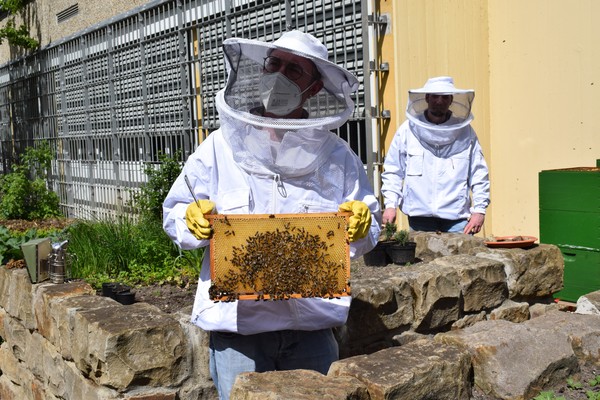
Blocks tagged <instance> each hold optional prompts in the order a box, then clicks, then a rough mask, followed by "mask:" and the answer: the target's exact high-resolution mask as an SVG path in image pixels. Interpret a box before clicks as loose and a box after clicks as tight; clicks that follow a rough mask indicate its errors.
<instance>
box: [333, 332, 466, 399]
mask: <svg viewBox="0 0 600 400" xmlns="http://www.w3.org/2000/svg"><path fill="white" fill-rule="evenodd" d="M327 375H328V376H351V377H355V378H357V379H358V380H360V381H361V382H362V383H363V384H364V385H366V386H367V388H368V390H369V395H370V396H371V400H384V399H396V398H403V399H411V400H419V399H423V400H425V399H437V400H446V399H447V400H468V399H469V398H470V397H471V388H472V383H471V358H470V356H469V353H468V352H467V351H464V350H459V349H458V348H457V347H454V346H446V345H443V344H438V343H433V341H431V340H426V339H424V340H417V341H414V342H410V343H408V344H406V345H404V346H400V347H393V348H389V349H385V350H381V351H378V352H376V353H373V354H370V355H368V356H367V355H363V356H356V357H350V358H347V359H344V360H340V361H336V362H334V363H333V364H332V365H331V367H330V369H329V373H328V374H327Z"/></svg>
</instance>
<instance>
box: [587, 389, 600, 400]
mask: <svg viewBox="0 0 600 400" xmlns="http://www.w3.org/2000/svg"><path fill="white" fill-rule="evenodd" d="M585 395H586V396H587V398H588V399H589V400H600V392H594V391H592V390H588V391H586V392H585Z"/></svg>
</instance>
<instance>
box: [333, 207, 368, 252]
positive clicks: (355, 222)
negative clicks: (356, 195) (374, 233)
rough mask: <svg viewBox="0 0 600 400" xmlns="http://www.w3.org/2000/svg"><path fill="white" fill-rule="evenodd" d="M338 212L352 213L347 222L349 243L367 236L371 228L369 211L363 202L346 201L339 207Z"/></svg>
mask: <svg viewBox="0 0 600 400" xmlns="http://www.w3.org/2000/svg"><path fill="white" fill-rule="evenodd" d="M339 211H350V212H351V213H352V215H351V216H350V218H349V220H348V239H349V240H350V241H351V242H354V241H356V240H358V239H362V238H364V237H365V236H367V233H369V228H370V227H371V210H369V207H367V205H366V204H365V203H364V202H362V201H359V200H353V201H347V202H345V203H343V204H341V205H340V207H339Z"/></svg>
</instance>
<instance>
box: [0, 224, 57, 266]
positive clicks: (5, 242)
mask: <svg viewBox="0 0 600 400" xmlns="http://www.w3.org/2000/svg"><path fill="white" fill-rule="evenodd" d="M45 237H49V238H51V239H52V240H53V241H59V240H60V238H61V237H64V236H63V231H62V230H60V229H57V230H53V229H50V230H48V229H46V230H43V229H28V230H27V231H25V232H17V231H11V230H10V229H8V228H7V227H6V226H4V225H0V264H2V265H3V264H5V263H6V262H7V261H10V260H21V259H23V251H22V250H21V245H22V244H23V243H26V242H28V241H30V240H32V239H38V238H45Z"/></svg>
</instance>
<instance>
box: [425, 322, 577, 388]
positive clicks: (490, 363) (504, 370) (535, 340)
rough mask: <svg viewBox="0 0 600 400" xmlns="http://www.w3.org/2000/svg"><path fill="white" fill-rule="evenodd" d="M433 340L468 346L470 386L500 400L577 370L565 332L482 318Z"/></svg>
mask: <svg viewBox="0 0 600 400" xmlns="http://www.w3.org/2000/svg"><path fill="white" fill-rule="evenodd" d="M542 319H544V316H542V317H539V318H536V319H535V321H540V320H542ZM540 323H541V322H538V324H540ZM434 342H436V343H439V344H445V345H453V346H457V347H459V348H461V349H465V350H467V351H468V352H469V353H470V354H471V356H472V359H473V371H474V382H475V385H477V386H478V387H479V388H480V389H481V390H482V391H483V392H484V393H487V394H488V395H491V396H494V397H496V398H499V399H506V400H508V399H510V400H522V399H530V398H532V397H533V396H535V395H537V394H538V393H539V392H540V391H541V390H543V389H545V388H547V387H550V386H552V385H554V384H556V382H560V381H564V380H565V379H566V378H567V377H568V376H570V375H571V374H573V373H575V372H577V371H578V369H579V366H578V361H577V357H576V355H575V353H574V351H573V349H572V348H571V345H570V344H569V338H568V336H567V334H565V333H564V332H561V331H559V330H544V329H538V328H536V327H535V326H529V325H526V324H517V323H512V322H509V321H505V320H496V321H484V322H479V323H477V324H475V325H473V326H470V327H468V328H465V329H463V330H454V331H451V332H446V333H440V334H438V335H436V336H435V337H434Z"/></svg>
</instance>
